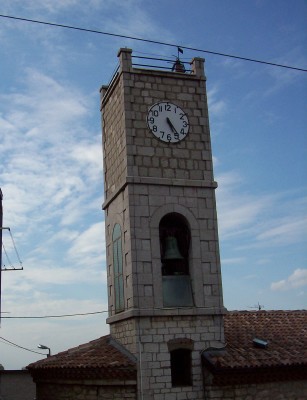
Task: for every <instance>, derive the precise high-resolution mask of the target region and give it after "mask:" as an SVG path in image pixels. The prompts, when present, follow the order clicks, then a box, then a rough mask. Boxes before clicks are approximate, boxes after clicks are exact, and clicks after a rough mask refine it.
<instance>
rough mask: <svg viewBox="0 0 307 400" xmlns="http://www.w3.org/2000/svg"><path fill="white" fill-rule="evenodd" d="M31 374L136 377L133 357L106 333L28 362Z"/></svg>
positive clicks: (106, 377) (103, 377) (108, 377)
mask: <svg viewBox="0 0 307 400" xmlns="http://www.w3.org/2000/svg"><path fill="white" fill-rule="evenodd" d="M27 368H28V369H29V370H30V372H31V374H32V375H34V376H35V375H36V376H38V375H40V376H43V375H46V374H47V373H48V376H51V375H52V376H61V377H78V376H80V377H81V376H82V377H83V378H100V379H110V378H111V379H114V378H118V379H132V380H134V379H136V363H135V359H134V357H133V356H132V355H130V353H128V351H127V350H124V349H123V348H122V347H121V346H120V345H119V344H118V343H117V342H116V341H115V340H114V339H113V338H112V337H111V336H110V335H107V336H103V337H101V338H99V339H96V340H93V341H91V342H89V343H85V344H82V345H80V346H78V347H74V348H72V349H69V350H66V351H63V352H61V353H58V354H56V355H54V356H51V357H47V358H45V359H43V360H40V361H37V362H35V363H32V364H30V365H29V366H28V367H27Z"/></svg>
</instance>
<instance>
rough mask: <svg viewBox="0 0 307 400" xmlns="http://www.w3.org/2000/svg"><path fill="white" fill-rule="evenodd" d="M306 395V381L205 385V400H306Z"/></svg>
mask: <svg viewBox="0 0 307 400" xmlns="http://www.w3.org/2000/svg"><path fill="white" fill-rule="evenodd" d="M306 394H307V381H306V380H305V381H289V382H288V381H286V382H268V383H255V384H249V385H233V386H220V387H218V386H212V387H206V385H205V399H207V400H219V399H222V400H306Z"/></svg>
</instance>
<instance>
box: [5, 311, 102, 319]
mask: <svg viewBox="0 0 307 400" xmlns="http://www.w3.org/2000/svg"><path fill="white" fill-rule="evenodd" d="M107 312H108V311H107V310H104V311H94V312H88V313H78V314H61V315H41V316H34V317H3V316H1V319H4V318H5V319H44V318H65V317H78V316H86V315H95V314H104V313H107Z"/></svg>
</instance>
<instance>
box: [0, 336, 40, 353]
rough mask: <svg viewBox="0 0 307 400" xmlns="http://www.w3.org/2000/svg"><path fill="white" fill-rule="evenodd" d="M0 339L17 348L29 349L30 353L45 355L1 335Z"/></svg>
mask: <svg viewBox="0 0 307 400" xmlns="http://www.w3.org/2000/svg"><path fill="white" fill-rule="evenodd" d="M0 339H1V340H2V341H3V342H2V343H4V344H8V345H9V346H13V347H17V348H19V349H22V350H26V351H30V352H31V353H36V354H40V355H42V356H45V355H46V354H44V353H40V352H38V351H34V350H30V349H27V348H26V347H23V346H19V344H16V343H14V342H11V341H10V340H7V339H5V338H4V337H1V336H0Z"/></svg>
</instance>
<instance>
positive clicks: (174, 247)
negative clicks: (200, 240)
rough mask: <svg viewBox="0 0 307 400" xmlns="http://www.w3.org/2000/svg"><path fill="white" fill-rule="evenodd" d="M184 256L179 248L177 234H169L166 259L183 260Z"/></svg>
mask: <svg viewBox="0 0 307 400" xmlns="http://www.w3.org/2000/svg"><path fill="white" fill-rule="evenodd" d="M182 259H183V257H182V255H181V254H180V251H179V249H178V244H177V239H176V238H175V236H168V237H167V238H166V249H165V255H164V260H182Z"/></svg>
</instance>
